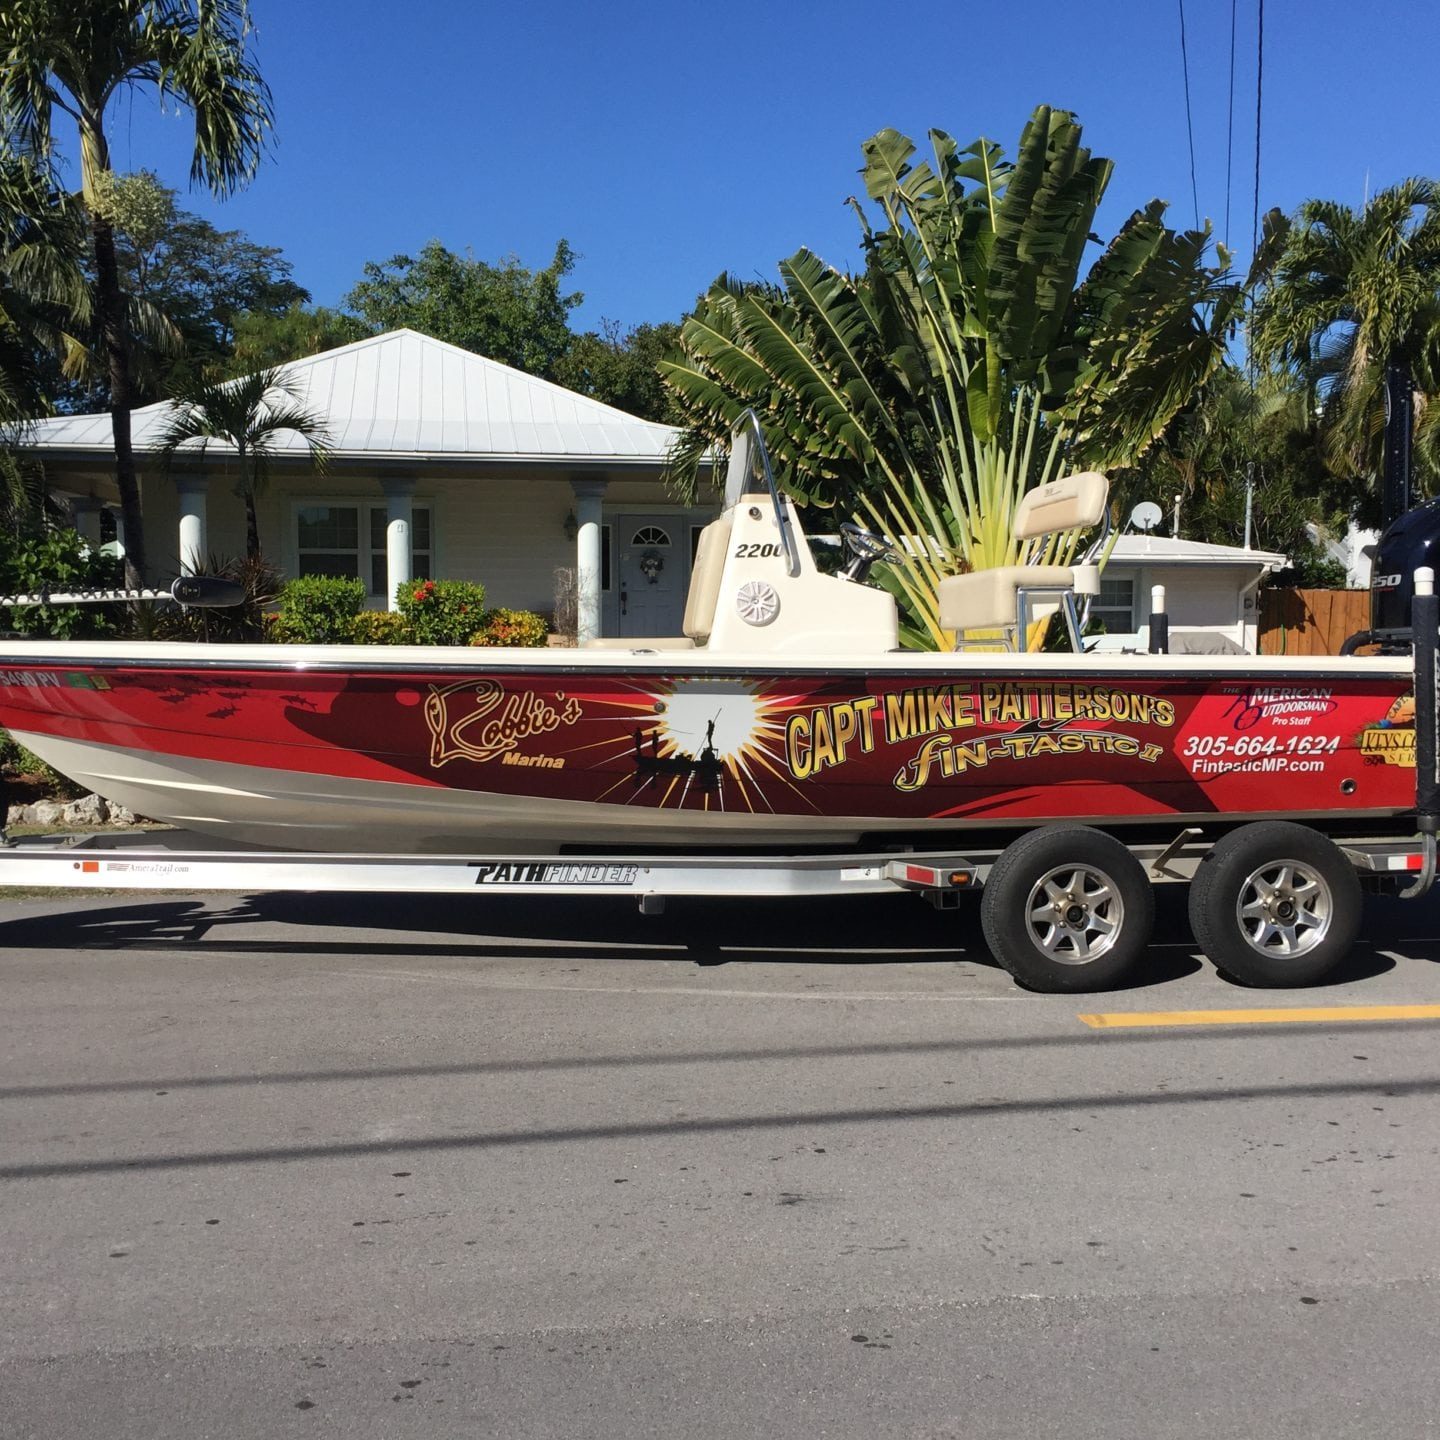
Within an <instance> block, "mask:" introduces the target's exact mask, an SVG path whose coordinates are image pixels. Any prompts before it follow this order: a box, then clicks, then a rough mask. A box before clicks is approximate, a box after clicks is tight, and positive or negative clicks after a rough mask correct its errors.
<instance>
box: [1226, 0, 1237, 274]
mask: <svg viewBox="0 0 1440 1440" xmlns="http://www.w3.org/2000/svg"><path fill="white" fill-rule="evenodd" d="M1237 4H1238V0H1230V98H1229V99H1228V101H1227V102H1226V106H1225V114H1226V123H1225V248H1226V249H1227V250H1228V249H1229V248H1230V171H1231V160H1232V158H1233V156H1234V154H1235V10H1236V6H1237Z"/></svg>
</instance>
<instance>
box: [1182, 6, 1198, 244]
mask: <svg viewBox="0 0 1440 1440" xmlns="http://www.w3.org/2000/svg"><path fill="white" fill-rule="evenodd" d="M1179 4H1180V67H1181V70H1182V71H1183V73H1184V76H1185V133H1186V135H1188V136H1189V137H1190V200H1191V202H1192V204H1193V205H1194V206H1195V228H1196V229H1197V230H1198V229H1199V228H1200V191H1199V189H1198V188H1197V187H1196V184H1195V126H1194V124H1193V122H1192V121H1191V119H1190V52H1189V51H1188V49H1187V48H1186V45H1185V0H1179Z"/></svg>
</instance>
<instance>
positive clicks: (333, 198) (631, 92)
mask: <svg viewBox="0 0 1440 1440" xmlns="http://www.w3.org/2000/svg"><path fill="white" fill-rule="evenodd" d="M1256 7H1257V0H1238V8H1237V19H1238V42H1237V57H1236V66H1235V93H1236V100H1235V141H1234V159H1233V177H1234V178H1233V187H1232V191H1231V200H1230V205H1231V219H1230V235H1231V239H1232V242H1233V243H1234V244H1235V247H1236V248H1237V249H1238V250H1239V251H1240V252H1241V258H1242V261H1243V258H1244V255H1245V252H1247V251H1248V248H1249V242H1250V225H1251V201H1252V187H1253V179H1254V154H1255V128H1254V125H1255V29H1256V14H1257V10H1256ZM252 13H253V17H254V20H255V23H256V26H257V28H258V38H257V57H258V60H259V63H260V64H261V66H262V68H263V70H264V73H265V75H266V78H267V79H268V80H269V82H270V85H271V87H272V89H273V90H274V92H275V108H276V118H277V123H276V144H275V147H274V153H273V155H272V157H271V158H270V160H269V161H268V162H267V163H266V165H265V166H264V168H263V169H262V170H261V172H260V174H259V175H258V177H257V178H256V180H255V181H254V183H253V184H252V185H251V187H250V188H249V189H248V190H246V191H244V192H242V193H241V194H240V195H238V196H236V197H234V198H232V199H230V200H228V201H225V202H223V203H219V202H215V201H213V200H212V199H211V198H210V197H209V196H208V195H207V194H205V193H203V192H191V193H189V194H184V193H183V192H184V187H185V185H186V176H187V173H188V147H189V129H188V127H189V121H188V119H187V118H186V117H184V116H176V115H173V114H172V115H169V116H161V115H160V114H159V113H158V111H157V107H156V105H155V101H154V98H153V95H151V94H149V93H147V92H140V93H138V94H136V95H135V97H134V98H133V99H126V98H124V97H122V98H121V99H120V100H119V101H118V102H117V103H116V105H115V107H114V109H113V111H112V114H111V117H110V121H109V125H110V133H111V139H112V149H113V160H114V163H115V165H116V167H117V168H120V169H138V168H141V167H145V168H150V169H154V170H156V171H158V172H159V174H160V175H161V178H162V179H164V180H165V181H166V182H167V183H170V184H173V185H177V186H179V187H180V188H181V189H182V202H181V203H182V204H184V205H185V206H187V208H190V209H192V210H196V211H199V212H200V213H202V214H205V215H208V216H209V217H210V218H212V219H213V220H214V221H215V223H216V224H218V225H221V226H222V227H225V228H239V229H242V230H244V231H246V232H247V233H248V234H249V235H250V236H251V238H252V239H254V240H256V241H258V242H261V243H264V244H270V245H278V246H279V247H280V248H281V249H282V250H283V251H284V252H285V254H286V256H287V257H288V258H289V259H290V260H291V262H292V263H293V265H294V268H295V278H296V280H297V281H298V282H299V283H300V284H302V285H305V286H306V287H308V288H309V289H310V290H311V292H312V293H313V295H314V298H315V300H316V301H317V302H318V303H323V304H335V303H337V302H338V301H339V299H340V297H341V296H342V295H343V294H344V293H345V291H346V290H348V289H349V288H350V286H351V285H353V284H354V283H355V281H356V280H358V279H359V278H360V274H361V268H362V266H363V264H364V263H365V261H367V260H377V259H385V258H388V257H389V256H391V255H393V254H395V253H397V252H403V251H409V252H412V253H413V252H414V251H415V250H418V249H419V247H420V246H421V245H423V244H424V243H425V242H426V241H427V240H429V239H432V238H438V239H439V240H441V241H442V242H443V243H444V244H446V245H448V246H450V247H452V248H453V249H457V250H462V251H465V250H468V251H470V252H471V253H473V254H474V255H475V256H476V257H478V258H481V259H486V260H493V259H497V258H499V257H501V256H503V255H507V254H512V253H513V254H516V255H518V256H519V257H520V258H521V260H522V261H523V262H524V263H525V264H527V265H530V266H532V267H539V266H542V265H544V264H546V263H548V261H549V259H550V256H551V254H552V253H553V249H554V245H555V241H556V240H557V239H558V238H559V237H561V236H564V237H565V238H566V239H568V240H569V241H570V243H571V245H572V246H573V247H574V248H575V250H576V251H577V252H578V253H579V255H580V257H581V259H580V262H579V264H578V266H577V268H576V271H575V273H574V275H573V276H572V281H573V288H575V289H579V290H582V291H584V293H585V296H586V303H585V305H584V307H583V308H582V309H581V310H580V311H579V314H578V324H579V326H580V327H593V326H597V325H598V324H599V323H600V321H601V319H602V318H608V319H612V320H615V321H618V322H620V323H622V324H625V325H632V324H636V323H639V322H641V321H658V320H665V319H673V318H676V317H678V315H679V314H680V313H681V312H682V311H683V310H684V309H686V308H687V307H688V306H689V305H690V303H691V302H692V301H693V299H694V297H695V295H696V294H697V293H698V292H700V291H701V290H703V289H704V288H705V286H706V285H708V283H709V282H710V281H711V280H712V279H713V278H714V276H715V275H716V274H718V273H719V272H720V271H721V270H727V269H728V270H731V271H734V272H736V273H738V274H740V275H743V276H755V275H765V276H773V274H774V266H775V262H776V261H778V260H779V259H781V258H782V257H784V256H786V255H788V254H790V253H791V252H793V251H794V250H795V249H796V248H797V247H799V246H800V245H808V246H810V247H811V248H812V249H814V250H817V251H818V252H819V253H820V254H822V255H823V256H824V257H825V258H826V259H828V260H830V261H832V262H833V263H835V264H837V265H841V266H847V265H850V264H852V263H854V261H855V258H856V255H857V245H856V226H855V220H854V217H853V215H852V214H851V212H850V211H849V210H848V209H847V208H846V207H845V205H844V201H845V199H846V197H847V196H848V195H850V194H853V193H855V192H856V191H857V189H858V187H859V180H858V176H857V174H856V171H857V168H858V165H859V146H860V143H861V141H862V140H864V139H865V138H866V137H867V136H869V135H871V134H873V133H874V132H875V131H876V130H878V129H880V128H881V127H883V126H886V125H891V126H895V127H896V128H898V129H900V130H903V131H905V132H906V133H907V134H910V135H911V136H913V137H914V138H915V139H916V140H917V141H922V142H923V140H924V136H925V132H926V131H927V130H928V129H930V128H931V127H935V128H939V129H943V130H948V131H949V132H950V133H951V134H953V135H954V136H955V137H956V139H957V140H959V141H960V142H961V143H962V144H964V143H967V142H968V141H970V140H971V139H973V138H974V137H975V136H976V135H979V134H985V135H987V136H989V137H990V138H991V139H994V140H997V141H999V142H1001V143H1002V144H1003V145H1005V147H1006V148H1007V150H1008V149H1011V148H1013V144H1014V141H1015V138H1016V137H1017V136H1018V134H1019V132H1020V127H1021V126H1022V125H1023V123H1024V121H1025V119H1026V117H1027V116H1028V115H1029V113H1030V111H1031V110H1032V109H1033V107H1034V106H1035V105H1036V104H1040V103H1047V104H1051V105H1056V106H1062V107H1065V108H1068V109H1071V110H1074V111H1075V112H1076V113H1077V114H1078V115H1079V117H1080V119H1081V121H1082V122H1083V123H1084V125H1085V134H1086V140H1087V143H1088V144H1089V145H1090V146H1091V148H1092V150H1094V151H1095V152H1096V153H1097V154H1103V155H1107V156H1109V157H1110V158H1111V159H1113V160H1114V161H1115V162H1116V170H1115V176H1114V179H1113V181H1112V183H1111V188H1110V191H1109V194H1108V196H1107V199H1106V203H1105V207H1104V209H1103V210H1102V212H1101V217H1100V230H1101V233H1102V234H1103V235H1104V236H1106V238H1108V237H1109V235H1110V234H1112V233H1113V231H1114V230H1115V228H1116V227H1117V226H1118V225H1119V224H1120V223H1121V222H1122V221H1123V220H1124V218H1125V216H1126V215H1127V214H1128V213H1129V212H1130V210H1132V209H1133V208H1135V207H1136V206H1137V205H1140V204H1143V203H1144V202H1145V201H1146V200H1148V199H1149V198H1150V197H1151V196H1154V195H1158V196H1161V197H1163V198H1165V199H1168V200H1170V201H1171V202H1172V211H1171V214H1172V223H1179V224H1182V225H1187V226H1188V225H1189V224H1191V223H1192V220H1193V207H1192V202H1191V193H1190V162H1189V151H1188V147H1187V142H1186V130H1185V106H1184V92H1183V82H1182V71H1181V57H1180V22H1179V5H1178V0H1071V3H1068V4H1061V3H1052V0H1043V3H1023V0H1012V3H1010V4H998V3H990V4H975V3H971V0H958V3H951V4H949V5H936V4H910V5H905V6H886V5H880V4H874V3H871V4H861V3H857V0H828V3H824V4H811V3H788V4H778V5H776V4H771V5H765V4H759V3H751V0H727V3H724V4H716V3H707V4H699V3H694V0H671V3H668V4H656V3H649V0H646V3H627V0H616V3H611V4H609V5H601V4H596V3H593V0H592V3H582V0H525V3H522V4H519V5H516V4H513V3H512V4H504V5H500V4H493V3H486V0H477V3H466V0H410V3H409V4H408V5H405V6H403V7H398V6H395V5H394V4H384V5H382V4H379V3H377V0H252ZM1185 19H1186V27H1187V39H1188V48H1189V57H1190V90H1191V102H1192V111H1193V116H1194V126H1195V145H1196V171H1197V186H1198V191H1199V203H1200V213H1201V215H1202V217H1204V216H1209V217H1211V218H1212V219H1213V220H1214V222H1215V226H1216V231H1217V234H1218V233H1219V232H1220V231H1222V230H1223V226H1224V215H1225V205H1226V194H1225V190H1226V186H1225V179H1226V123H1227V95H1228V87H1229V65H1230V22H1231V6H1230V4H1229V3H1228V0H1187V3H1186V4H1185ZM1265 31H1266V35H1265V41H1266V43H1265V77H1264V79H1265V84H1264V124H1263V130H1262V142H1263V148H1262V159H1261V206H1262V209H1263V208H1266V207H1269V206H1272V205H1279V206H1281V207H1282V208H1284V209H1290V208H1293V207H1294V206H1295V205H1296V204H1298V203H1299V202H1300V201H1301V200H1303V199H1305V198H1306V197H1307V196H1312V195H1322V196H1325V197H1327V198H1332V199H1337V200H1341V201H1345V202H1347V203H1350V204H1355V205H1358V204H1359V203H1360V202H1361V200H1362V198H1363V196H1364V193H1365V188H1366V184H1367V176H1368V183H1369V185H1370V186H1371V188H1372V189H1373V188H1375V187H1378V186H1381V185H1385V184H1389V183H1393V182H1394V181H1396V180H1398V179H1400V178H1401V177H1403V176H1405V175H1408V174H1417V173H1428V174H1432V175H1433V174H1437V173H1440V155H1437V154H1436V151H1435V148H1434V139H1435V136H1436V134H1437V132H1440V126H1437V123H1436V122H1437V120H1440V98H1437V89H1436V87H1435V86H1434V85H1433V84H1431V83H1430V82H1429V79H1428V72H1429V70H1430V68H1431V66H1432V63H1433V58H1434V56H1435V55H1436V54H1437V53H1440V6H1436V5H1434V4H1432V3H1429V0H1409V3H1402V0H1363V3H1360V4H1356V3H1354V0H1350V3H1341V0H1269V3H1267V4H1266V6H1265ZM1407 71H1408V74H1407V73H1406V72H1407ZM57 118H58V119H60V120H62V121H63V119H64V117H63V116H62V117H57Z"/></svg>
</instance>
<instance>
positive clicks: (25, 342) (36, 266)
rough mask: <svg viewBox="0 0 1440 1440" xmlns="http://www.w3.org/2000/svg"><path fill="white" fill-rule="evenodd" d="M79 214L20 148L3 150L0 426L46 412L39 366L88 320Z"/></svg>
mask: <svg viewBox="0 0 1440 1440" xmlns="http://www.w3.org/2000/svg"><path fill="white" fill-rule="evenodd" d="M80 220H81V217H80V214H79V211H78V209H77V207H76V206H75V205H73V204H72V203H71V202H70V200H69V198H68V197H67V196H65V195H63V194H61V193H59V192H57V191H56V190H55V189H54V188H53V186H51V184H50V183H49V180H48V177H47V176H46V175H45V174H44V172H43V170H42V169H41V168H40V167H38V166H37V165H35V164H34V162H33V160H32V159H31V158H30V157H29V156H26V155H24V154H18V153H15V152H13V151H9V150H4V149H0V425H3V424H10V423H13V422H15V421H22V420H27V419H30V418H32V417H34V416H36V415H38V414H42V413H44V410H45V407H46V404H47V396H46V395H45V393H44V392H45V377H44V374H43V373H42V366H43V362H44V358H45V356H46V355H47V354H48V355H50V356H52V357H54V359H55V360H57V361H62V360H64V359H65V358H66V357H67V356H68V355H73V354H74V353H75V352H76V351H77V350H78V349H79V347H80V345H81V340H80V339H79V338H78V337H79V336H81V335H83V333H84V332H85V330H86V329H87V328H88V326H89V322H90V294H89V289H88V287H87V285H86V283H85V276H84V273H83V271H82V269H81V264H80V253H81V248H82V243H83V238H84V232H83V229H82V228H81V224H80Z"/></svg>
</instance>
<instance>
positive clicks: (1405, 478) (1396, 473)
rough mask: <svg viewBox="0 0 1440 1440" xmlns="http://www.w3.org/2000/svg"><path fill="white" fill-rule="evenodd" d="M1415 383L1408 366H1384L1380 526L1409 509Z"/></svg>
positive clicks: (1384, 525)
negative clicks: (1381, 509) (1383, 437)
mask: <svg viewBox="0 0 1440 1440" xmlns="http://www.w3.org/2000/svg"><path fill="white" fill-rule="evenodd" d="M1414 395H1415V385H1414V382H1413V381H1412V380H1411V378H1410V367H1409V366H1408V365H1406V364H1404V363H1402V362H1401V361H1398V360H1392V361H1391V362H1390V363H1389V364H1388V365H1386V367H1385V476H1384V482H1383V485H1382V488H1381V503H1382V504H1383V506H1384V514H1383V516H1382V518H1381V521H1380V525H1381V528H1382V529H1383V528H1384V527H1386V526H1388V525H1389V524H1390V523H1391V522H1392V521H1394V520H1398V519H1399V518H1400V516H1402V515H1403V514H1404V513H1405V512H1406V511H1407V510H1408V509H1409V508H1410V465H1411V444H1412V441H1413V439H1414V432H1415V401H1414Z"/></svg>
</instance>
